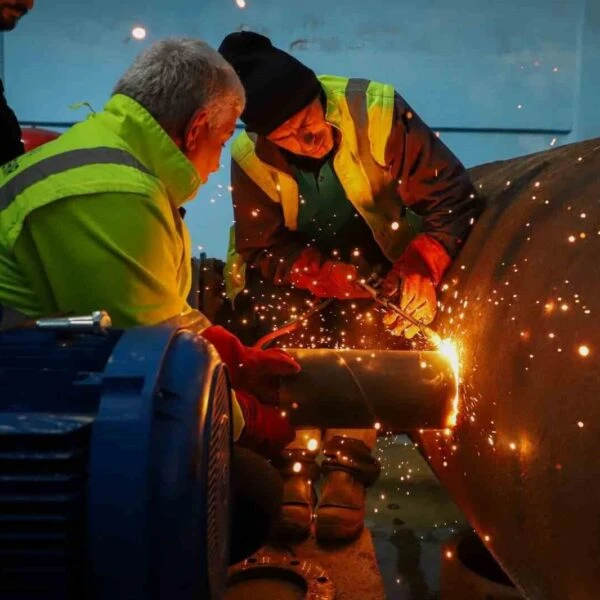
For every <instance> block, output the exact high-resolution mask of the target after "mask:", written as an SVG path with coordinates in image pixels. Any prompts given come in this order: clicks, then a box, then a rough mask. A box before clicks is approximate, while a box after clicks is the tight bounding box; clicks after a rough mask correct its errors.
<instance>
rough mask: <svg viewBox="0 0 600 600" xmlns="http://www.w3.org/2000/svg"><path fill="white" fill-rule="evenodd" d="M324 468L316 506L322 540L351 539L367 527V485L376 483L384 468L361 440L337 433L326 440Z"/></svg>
mask: <svg viewBox="0 0 600 600" xmlns="http://www.w3.org/2000/svg"><path fill="white" fill-rule="evenodd" d="M323 453H324V454H325V456H326V460H325V461H323V464H322V471H323V473H324V474H325V482H324V484H323V491H322V493H321V500H320V501H319V504H318V507H317V510H316V534H317V538H318V539H319V540H320V541H325V542H332V541H351V540H354V539H356V538H357V537H358V536H359V535H360V533H361V531H362V530H363V527H364V521H365V497H366V490H365V488H366V487H368V486H370V485H373V483H375V481H376V480H377V478H378V477H379V473H380V471H381V468H380V466H379V462H378V461H377V459H375V458H374V457H372V456H371V452H370V450H369V449H368V448H367V446H366V445H365V444H364V442H362V441H360V440H354V439H351V438H343V437H335V438H332V440H330V441H329V442H326V443H325V447H324V448H323Z"/></svg>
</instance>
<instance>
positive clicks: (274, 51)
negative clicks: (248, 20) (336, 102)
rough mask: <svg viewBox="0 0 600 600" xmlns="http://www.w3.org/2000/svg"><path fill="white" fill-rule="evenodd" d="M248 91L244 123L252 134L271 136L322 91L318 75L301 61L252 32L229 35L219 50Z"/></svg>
mask: <svg viewBox="0 0 600 600" xmlns="http://www.w3.org/2000/svg"><path fill="white" fill-rule="evenodd" d="M219 52H220V53H221V54H222V56H223V57H224V58H225V60H227V62H229V63H230V64H231V65H232V66H233V68H234V69H235V71H236V73H237V74H238V76H239V78H240V79H241V81H242V84H243V86H244V88H245V90H246V109H245V110H244V112H243V113H242V117H241V119H242V121H244V123H245V124H246V128H247V129H248V131H253V132H256V133H258V134H259V135H268V134H269V133H271V132H272V131H273V130H275V129H277V127H279V126H280V125H281V124H283V123H284V122H285V121H287V120H288V119H289V118H290V117H292V116H294V115H295V114H296V113H297V112H299V111H300V110H302V109H303V108H305V107H306V106H307V105H308V104H310V103H311V102H312V101H313V100H314V99H315V98H316V97H317V96H318V95H319V94H320V93H321V91H322V88H321V85H320V83H319V80H318V79H317V76H316V75H315V74H314V72H313V71H311V70H310V69H309V68H308V67H305V66H304V65H303V64H302V63H301V62H300V61H299V60H296V59H295V58H294V57H293V56H291V55H289V54H288V53H287V52H284V51H283V50H279V49H278V48H275V47H274V46H273V44H271V40H269V38H267V37H265V36H264V35H260V34H258V33H253V32H251V31H241V32H239V33H231V34H229V35H228V36H227V37H226V38H225V39H224V40H223V41H222V42H221V46H220V47H219Z"/></svg>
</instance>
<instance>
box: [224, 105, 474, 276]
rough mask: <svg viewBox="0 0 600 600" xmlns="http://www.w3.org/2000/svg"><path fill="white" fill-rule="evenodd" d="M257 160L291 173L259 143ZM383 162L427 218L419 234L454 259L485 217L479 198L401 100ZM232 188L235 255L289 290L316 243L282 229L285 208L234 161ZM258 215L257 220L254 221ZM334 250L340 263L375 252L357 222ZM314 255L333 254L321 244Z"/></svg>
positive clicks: (278, 154)
mask: <svg viewBox="0 0 600 600" xmlns="http://www.w3.org/2000/svg"><path fill="white" fill-rule="evenodd" d="M409 114H410V118H408V115H409ZM256 153H257V155H258V156H259V158H261V160H263V161H264V162H268V163H270V164H273V165H274V166H277V167H278V168H280V169H282V170H285V169H288V170H289V166H286V167H285V168H282V166H281V164H277V162H276V161H275V162H272V161H271V160H270V159H269V158H267V156H271V155H273V156H275V158H276V159H277V161H279V163H283V164H284V165H290V163H291V162H292V161H291V160H290V156H289V153H285V152H282V151H280V150H279V149H278V148H277V147H276V146H275V145H274V144H272V143H271V142H269V140H267V139H266V138H264V137H259V138H258V140H257V143H256ZM386 154H387V156H386V159H387V162H388V164H389V165H390V169H391V171H392V173H394V176H395V177H396V179H397V180H398V186H397V192H398V197H399V198H400V199H401V201H402V202H403V204H404V205H405V206H406V207H407V208H410V209H411V211H412V212H414V213H416V214H417V215H419V216H421V217H422V219H423V225H422V232H423V233H426V234H428V235H429V236H430V237H432V238H434V239H435V240H436V241H438V242H439V243H440V244H441V245H442V246H443V247H444V248H445V249H446V252H447V253H448V255H449V256H450V258H454V257H455V256H456V254H457V253H458V251H459V249H460V247H461V246H462V244H463V243H464V241H465V240H466V238H467V236H468V233H469V231H470V229H471V226H472V224H473V222H474V220H475V219H476V218H477V217H478V216H479V214H480V213H481V211H482V210H483V206H484V204H483V199H482V198H481V197H479V196H478V195H477V194H476V192H475V189H474V188H473V185H472V183H471V181H470V179H469V175H468V174H467V172H466V170H465V168H464V166H463V165H462V163H461V162H460V160H459V159H458V158H457V157H456V156H455V155H454V154H453V153H452V152H451V151H450V150H449V149H448V148H447V146H445V145H444V143H443V142H442V141H441V140H440V139H439V137H438V136H437V135H436V134H435V133H434V132H433V131H432V130H431V129H430V128H429V127H428V126H427V125H426V124H425V123H424V122H423V121H422V120H421V119H420V118H419V117H418V115H417V114H416V113H415V112H414V111H413V110H412V108H410V107H409V106H408V104H407V103H406V102H405V100H404V99H403V98H402V97H401V96H400V95H398V94H396V103H395V110H394V121H393V126H392V131H391V133H390V136H389V138H388V143H387V151H386ZM231 180H232V181H231V184H232V186H233V192H232V196H233V209H234V215H235V240H236V251H237V252H238V253H239V254H240V255H241V256H242V258H243V259H244V261H245V262H246V263H247V264H248V265H249V267H250V268H253V269H257V270H258V271H259V273H260V275H261V276H262V277H263V278H264V279H267V280H269V281H274V282H279V283H282V282H286V281H287V278H288V276H289V272H290V269H291V267H292V265H293V264H294V262H295V261H296V259H297V258H298V256H299V255H300V253H301V252H302V250H304V249H305V248H306V247H307V246H311V245H312V246H314V245H315V244H314V241H313V240H311V239H309V238H307V237H306V236H304V235H302V234H301V233H300V232H298V231H290V230H289V229H287V228H286V227H285V225H284V218H283V212H282V209H281V206H280V205H279V204H277V203H275V202H273V201H272V200H271V199H270V198H269V197H268V196H267V194H266V193H265V192H264V191H263V190H262V189H261V188H260V187H258V185H256V184H255V183H254V182H253V181H252V180H251V179H250V177H249V176H248V175H247V174H246V173H245V172H244V171H243V170H242V168H241V167H240V166H239V165H238V164H237V163H236V162H235V160H232V167H231ZM257 212H259V214H260V219H257V218H254V217H255V216H256V214H257ZM333 243H334V245H335V247H336V248H337V249H338V250H339V251H340V258H346V257H345V256H344V254H347V251H350V250H352V249H354V248H356V247H360V248H362V249H364V248H365V246H366V247H371V248H373V247H374V246H375V245H376V244H375V241H374V239H373V236H372V234H371V232H370V229H369V227H368V225H367V224H366V222H365V221H364V220H363V219H360V218H357V219H356V222H355V223H353V224H352V227H349V228H348V230H347V231H346V232H345V233H340V235H338V236H337V237H336V238H335V240H334V241H333ZM316 247H317V248H318V249H319V250H321V251H325V252H327V251H328V250H329V248H320V247H319V245H318V244H316Z"/></svg>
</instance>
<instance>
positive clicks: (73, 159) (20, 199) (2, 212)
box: [0, 99, 166, 249]
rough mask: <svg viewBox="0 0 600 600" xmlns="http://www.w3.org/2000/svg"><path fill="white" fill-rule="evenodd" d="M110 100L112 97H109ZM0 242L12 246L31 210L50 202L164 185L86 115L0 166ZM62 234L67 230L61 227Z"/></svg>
mask: <svg viewBox="0 0 600 600" xmlns="http://www.w3.org/2000/svg"><path fill="white" fill-rule="evenodd" d="M112 101H115V99H113V100H112ZM2 175H3V176H0V243H2V244H3V245H4V246H6V247H7V248H9V249H10V248H12V247H13V246H14V244H15V242H16V240H17V238H18V237H19V234H20V233H21V229H22V227H23V223H24V221H25V219H26V218H27V216H28V215H29V214H30V213H31V212H33V211H34V210H36V209H38V208H41V207H42V206H46V205H47V204H50V203H51V202H55V201H57V200H61V199H63V198H68V197H70V196H82V195H86V194H96V193H103V192H114V191H119V192H123V193H127V192H130V193H135V194H144V195H149V196H155V195H156V194H166V190H165V188H164V185H163V184H162V183H161V182H160V180H159V179H158V178H157V177H155V176H154V175H153V174H152V173H151V172H150V170H149V169H148V168H147V167H146V166H145V165H143V164H142V163H141V162H140V161H139V160H138V159H137V158H136V157H135V156H134V154H133V151H132V150H131V148H129V147H128V146H127V145H126V144H125V142H124V140H123V139H122V138H120V137H119V136H117V135H116V134H114V133H113V132H111V131H110V130H109V129H107V128H106V127H99V126H98V125H97V123H96V121H95V119H93V118H90V119H88V120H86V121H83V122H82V123H79V124H78V125H76V126H75V127H73V128H72V129H71V130H70V131H69V132H67V133H65V134H64V135H62V136H61V137H60V138H58V139H57V140H55V141H54V142H52V143H51V144H47V145H44V146H41V147H39V148H36V149H35V150H33V151H32V152H29V153H28V154H25V155H23V156H21V157H19V158H18V159H17V160H14V161H12V162H9V163H7V164H5V165H4V166H3V167H2ZM65 235H68V232H65Z"/></svg>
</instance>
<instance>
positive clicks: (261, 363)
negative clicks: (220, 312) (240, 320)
mask: <svg viewBox="0 0 600 600" xmlns="http://www.w3.org/2000/svg"><path fill="white" fill-rule="evenodd" d="M202 337H204V339H206V340H208V341H209V342H210V343H211V344H212V345H213V346H214V347H215V348H216V350H217V352H218V353H219V356H220V357H221V360H222V361H223V362H224V363H225V364H226V365H227V369H228V370H229V375H230V377H231V385H232V387H233V389H234V390H241V391H244V392H249V393H250V394H255V395H256V396H258V398H260V400H262V401H264V402H276V401H277V391H278V388H279V378H280V377H283V376H285V375H293V374H294V373H298V372H299V371H300V365H299V364H298V363H297V362H296V361H295V360H294V359H293V358H292V357H291V356H290V355H289V354H286V353H285V352H284V351H283V350H279V349H278V348H271V349H269V350H260V349H258V348H250V347H248V346H244V345H243V344H242V342H240V340H239V339H238V338H237V337H236V336H235V335H233V334H232V333H230V332H229V331H227V329H224V328H223V327H220V326H215V325H213V326H212V327H209V328H208V329H205V330H204V331H203V332H202Z"/></svg>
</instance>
